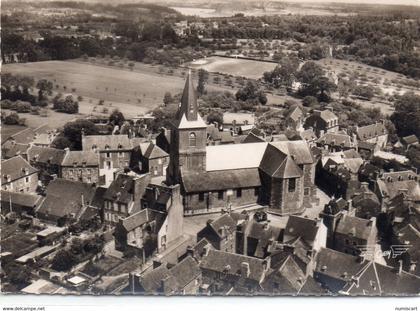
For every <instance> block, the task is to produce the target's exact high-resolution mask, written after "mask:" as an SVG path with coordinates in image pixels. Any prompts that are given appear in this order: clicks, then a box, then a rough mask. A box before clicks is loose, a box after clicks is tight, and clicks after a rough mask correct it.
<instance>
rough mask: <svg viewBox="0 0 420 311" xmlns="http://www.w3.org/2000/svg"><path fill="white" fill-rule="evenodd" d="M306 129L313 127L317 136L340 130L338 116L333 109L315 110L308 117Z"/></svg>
mask: <svg viewBox="0 0 420 311" xmlns="http://www.w3.org/2000/svg"><path fill="white" fill-rule="evenodd" d="M304 128H305V129H310V128H312V129H313V131H314V132H315V134H316V136H318V137H321V136H323V135H324V134H325V133H336V132H338V129H339V127H338V116H336V115H335V114H334V113H333V112H332V111H331V110H328V109H327V110H322V111H320V110H314V111H313V112H312V114H311V115H310V116H309V117H307V118H306V120H305V124H304Z"/></svg>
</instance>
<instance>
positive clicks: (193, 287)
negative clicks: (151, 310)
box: [130, 256, 202, 295]
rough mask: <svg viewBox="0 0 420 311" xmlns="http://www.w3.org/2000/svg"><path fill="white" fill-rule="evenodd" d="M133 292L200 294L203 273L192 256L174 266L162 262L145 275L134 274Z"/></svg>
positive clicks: (131, 283)
mask: <svg viewBox="0 0 420 311" xmlns="http://www.w3.org/2000/svg"><path fill="white" fill-rule="evenodd" d="M131 277H132V278H133V281H132V282H130V285H131V287H132V289H131V292H135V293H142V294H149V295H156V294H163V295H196V294H199V290H200V286H201V279H202V273H201V270H200V267H199V265H198V263H197V261H196V260H195V259H193V258H192V257H190V256H187V257H185V258H184V259H183V260H182V261H180V262H179V263H177V264H176V265H174V266H172V267H171V266H169V265H167V264H162V265H160V266H158V267H157V268H155V269H153V270H151V271H149V272H146V273H144V274H143V275H136V274H134V275H132V276H131Z"/></svg>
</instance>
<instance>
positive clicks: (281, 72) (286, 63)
mask: <svg viewBox="0 0 420 311" xmlns="http://www.w3.org/2000/svg"><path fill="white" fill-rule="evenodd" d="M298 68H299V61H298V59H297V58H295V57H283V58H282V59H281V60H280V64H279V65H278V66H276V68H274V70H273V71H267V72H264V74H263V79H264V80H265V81H266V82H268V83H270V84H271V85H272V86H273V87H275V88H279V87H285V88H287V89H290V88H291V87H292V84H293V82H294V81H295V77H296V73H297V70H298Z"/></svg>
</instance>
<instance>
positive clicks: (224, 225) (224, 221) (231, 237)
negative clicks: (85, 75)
mask: <svg viewBox="0 0 420 311" xmlns="http://www.w3.org/2000/svg"><path fill="white" fill-rule="evenodd" d="M201 239H206V240H207V241H209V242H210V243H211V245H212V246H213V247H214V248H215V249H217V250H221V251H224V252H231V253H234V252H235V250H236V221H235V220H234V219H233V218H232V217H231V215H230V214H229V213H224V214H222V215H221V216H219V217H218V218H216V219H214V220H208V221H207V224H206V226H205V227H204V228H203V229H202V230H201V231H199V232H198V233H197V241H200V240H201Z"/></svg>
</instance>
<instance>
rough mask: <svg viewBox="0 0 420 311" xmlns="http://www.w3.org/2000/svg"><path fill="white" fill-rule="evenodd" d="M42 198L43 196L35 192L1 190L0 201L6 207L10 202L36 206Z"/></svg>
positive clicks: (31, 206)
mask: <svg viewBox="0 0 420 311" xmlns="http://www.w3.org/2000/svg"><path fill="white" fill-rule="evenodd" d="M42 199H43V197H42V196H40V195H37V194H30V193H20V192H14V191H5V190H1V203H2V206H5V207H7V208H8V207H9V204H10V202H11V203H12V204H16V205H20V206H25V207H30V208H36V207H38V205H39V203H40V202H41V201H42Z"/></svg>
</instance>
